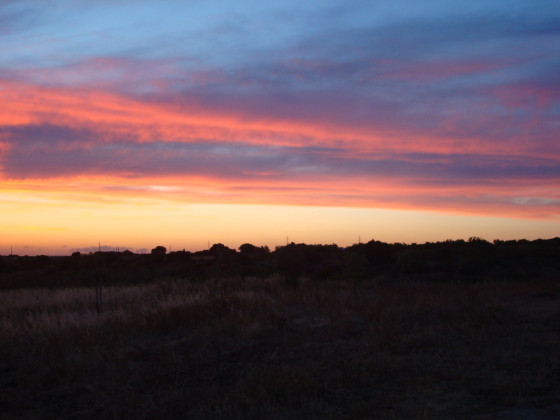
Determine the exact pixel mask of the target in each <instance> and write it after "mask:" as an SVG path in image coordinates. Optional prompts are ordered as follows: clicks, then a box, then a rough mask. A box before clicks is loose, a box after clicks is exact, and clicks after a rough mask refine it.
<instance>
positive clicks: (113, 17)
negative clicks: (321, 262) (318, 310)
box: [0, 0, 560, 255]
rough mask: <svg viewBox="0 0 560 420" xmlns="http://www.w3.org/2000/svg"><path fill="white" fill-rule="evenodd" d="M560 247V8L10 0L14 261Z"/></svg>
mask: <svg viewBox="0 0 560 420" xmlns="http://www.w3.org/2000/svg"><path fill="white" fill-rule="evenodd" d="M470 236H479V237H482V238H485V239H487V240H493V239H520V238H527V239H536V238H552V237H556V236H560V3H559V2H558V1H557V0H550V1H547V0H532V1H526V0H525V1H516V0H504V1H501V0H489V1H473V0H469V1H462V0H455V1H447V0H446V1H444V0H425V1H421V2H419V1H416V0H395V1H377V0H369V1H342V0H322V1H307V2H302V1H299V0H298V1H292V0H285V1H282V2H262V1H249V0H237V1H225V0H214V1H198V0H192V1H188V2H187V1H158V2H155V1H138V0H135V1H132V0H112V1H105V0H100V1H95V2H92V1H85V0H56V1H55V0H51V1H41V2H37V1H30V0H29V1H28V0H22V1H18V0H3V1H1V2H0V254H2V255H5V254H8V253H9V252H14V253H17V254H20V255H25V254H28V255H34V254H48V255H66V254H69V253H71V252H73V251H76V250H80V251H88V250H94V249H98V248H99V246H101V247H103V249H124V248H126V249H131V250H133V251H138V252H149V250H150V249H151V248H153V247H155V246H156V245H163V246H166V247H167V248H168V250H179V249H187V250H191V251H196V250H200V249H205V248H207V246H208V244H209V243H210V244H213V243H218V242H220V243H224V244H225V245H227V246H230V247H232V248H236V247H238V246H239V245H240V244H242V243H245V242H249V243H253V244H255V245H268V246H269V247H271V248H273V247H274V246H277V245H283V244H285V243H286V242H287V241H289V242H292V241H294V242H305V243H326V244H327V243H337V244H339V245H341V246H348V245H351V244H353V243H356V242H358V241H359V240H361V241H368V240H371V239H375V240H381V241H385V242H405V243H412V242H417V243H423V242H426V241H440V240H446V239H468V238H469V237H470Z"/></svg>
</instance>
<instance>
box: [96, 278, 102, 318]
mask: <svg viewBox="0 0 560 420" xmlns="http://www.w3.org/2000/svg"><path fill="white" fill-rule="evenodd" d="M95 294H96V297H97V305H96V307H97V313H98V314H100V313H101V312H102V305H103V276H102V275H101V274H100V275H99V277H98V278H97V283H96V284H95Z"/></svg>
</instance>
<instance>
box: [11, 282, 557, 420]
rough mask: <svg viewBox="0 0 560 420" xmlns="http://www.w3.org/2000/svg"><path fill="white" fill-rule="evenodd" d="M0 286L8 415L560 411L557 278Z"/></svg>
mask: <svg viewBox="0 0 560 420" xmlns="http://www.w3.org/2000/svg"><path fill="white" fill-rule="evenodd" d="M103 298H104V311H103V313H102V314H100V315H99V314H97V313H96V310H95V289H94V288H86V287H84V288H75V289H57V290H47V289H24V290H5V291H1V292H0V342H1V343H2V346H1V349H0V389H1V391H2V392H0V407H2V412H1V416H2V418H232V419H233V418H272V419H274V418H278V419H282V418H406V417H408V418H461V417H463V418H473V417H476V418H516V416H518V417H519V418H524V416H525V417H527V416H533V417H535V418H547V417H546V416H550V418H555V417H557V416H558V415H560V361H559V359H558V349H559V348H560V342H559V338H560V334H559V333H560V305H558V303H559V302H560V284H558V283H557V282H553V281H514V282H508V283H505V282H496V281H488V282H483V283H477V284H466V283H451V282H448V283H443V282H434V281H391V280H389V279H387V278H385V279H377V280H372V281H367V282H365V281H362V282H360V281H329V282H324V281H323V282H318V281H311V280H307V279H305V278H300V279H299V280H298V281H293V280H291V281H286V280H284V279H283V278H282V277H279V276H272V277H269V278H266V279H257V278H249V279H241V278H232V279H227V278H224V279H221V280H206V281H200V282H193V281H187V280H176V281H167V282H159V283H151V284H145V285H136V286H124V287H118V286H111V287H106V288H105V289H104V296H103Z"/></svg>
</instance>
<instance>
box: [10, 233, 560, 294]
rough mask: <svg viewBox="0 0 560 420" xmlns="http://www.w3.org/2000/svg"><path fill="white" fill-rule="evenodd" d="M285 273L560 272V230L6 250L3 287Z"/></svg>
mask: <svg viewBox="0 0 560 420" xmlns="http://www.w3.org/2000/svg"><path fill="white" fill-rule="evenodd" d="M273 274H279V275H281V276H283V277H284V278H286V280H287V281H291V282H293V283H294V285H297V279H299V278H300V277H302V276H304V277H307V278H310V279H313V280H330V279H348V280H360V281H368V280H373V279H376V278H380V277H390V278H395V279H397V278H413V279H420V280H422V279H429V280H440V281H484V280H489V279H492V280H510V279H527V280H533V279H536V278H558V279H560V238H554V239H548V240H543V239H538V240H535V241H528V240H517V241H515V240H513V241H500V240H497V241H494V242H493V243H490V242H487V241H485V240H483V239H480V238H476V237H473V238H470V239H469V240H468V241H464V240H455V241H451V240H448V241H445V242H436V243H429V242H428V243H425V244H412V245H405V244H400V243H395V244H387V243H383V242H379V241H370V242H368V243H360V244H355V245H352V246H350V247H347V248H341V247H339V246H337V245H307V244H295V243H291V244H288V245H286V246H281V247H277V248H276V249H275V250H274V251H271V250H269V249H268V247H258V246H255V245H252V244H243V245H241V246H240V247H239V249H238V250H235V249H231V248H228V247H227V246H225V245H223V244H215V245H213V246H212V247H211V248H210V249H209V250H205V251H198V252H188V251H176V252H167V250H166V249H165V247H163V246H157V247H155V248H154V249H153V250H152V252H151V253H150V254H134V253H132V252H130V251H124V252H95V253H90V254H80V253H79V252H75V253H74V254H72V256H70V257H48V256H44V255H42V256H33V257H29V256H13V255H10V256H0V289H13V288H27V287H48V288H55V287H56V288H58V287H80V286H91V285H93V284H95V282H96V281H97V280H98V279H100V278H101V279H102V280H103V283H104V284H106V285H119V284H120V285H126V284H137V283H146V282H152V281H158V280H164V279H177V278H186V279H191V280H195V281H196V280H204V279H208V278H219V277H248V276H250V277H267V276H270V275H273Z"/></svg>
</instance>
